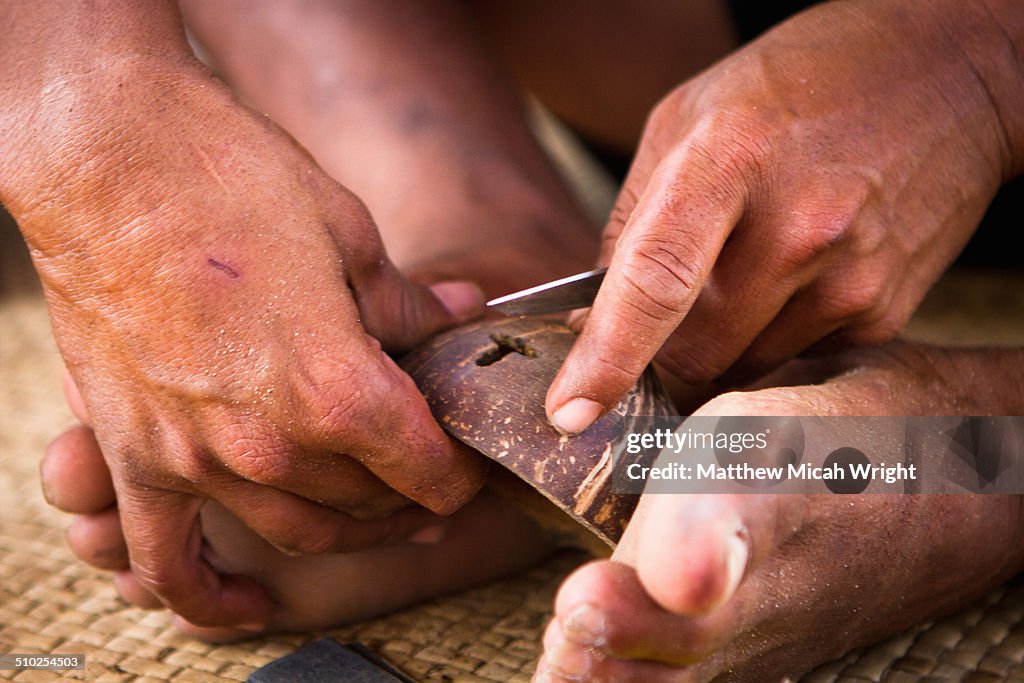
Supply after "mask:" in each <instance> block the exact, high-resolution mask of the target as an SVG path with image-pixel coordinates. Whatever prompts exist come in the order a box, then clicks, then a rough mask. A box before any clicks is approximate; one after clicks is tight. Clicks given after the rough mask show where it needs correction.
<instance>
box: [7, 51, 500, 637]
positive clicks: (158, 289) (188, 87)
mask: <svg viewBox="0 0 1024 683" xmlns="http://www.w3.org/2000/svg"><path fill="white" fill-rule="evenodd" d="M129 71H130V73H127V74H121V75H122V76H125V77H124V78H116V77H115V78H111V77H110V75H109V74H100V75H98V76H97V82H96V83H87V84H84V87H82V88H80V89H78V88H77V87H76V88H75V89H73V94H72V89H67V90H65V91H60V93H58V95H57V96H55V97H54V98H53V100H52V101H47V102H46V103H44V104H43V105H40V106H42V107H44V108H45V107H47V106H52V107H55V108H56V109H60V110H61V111H63V110H62V109H61V107H64V106H66V105H67V106H70V105H69V104H68V102H70V100H71V99H74V103H75V106H76V107H77V108H78V109H77V110H78V111H80V112H82V113H81V115H80V117H79V118H78V119H76V125H73V126H71V125H69V126H67V127H65V128H61V129H60V130H59V131H58V132H57V134H56V138H55V139H53V140H52V149H54V150H57V152H55V156H54V157H53V159H51V160H50V162H49V163H48V164H45V165H39V164H34V163H32V162H25V163H24V164H22V165H21V166H19V168H18V171H19V172H20V173H21V177H22V178H23V179H24V181H25V186H27V187H33V188H48V189H47V190H46V191H45V192H42V191H39V192H36V193H34V194H17V193H14V194H10V193H9V194H8V195H7V196H5V197H4V200H5V203H7V204H8V206H9V208H10V210H11V212H12V213H13V214H14V215H15V217H16V218H17V220H18V221H19V224H20V225H21V227H22V230H23V232H24V234H25V235H26V238H27V240H28V242H29V244H30V246H31V248H32V250H33V257H34V260H35V263H36V266H37V269H38V271H39V273H40V276H41V278H42V281H43V284H44V288H45V291H46V295H47V298H48V303H49V306H50V311H51V316H52V319H53V323H54V331H55V335H56V338H57V341H58V345H59V347H60V349H61V352H62V355H63V356H64V358H65V361H66V363H67V366H68V368H69V370H70V373H71V375H72V376H73V378H74V381H75V383H76V384H77V386H78V387H79V389H81V394H82V399H83V401H84V409H87V411H88V416H89V419H90V422H91V425H92V428H93V429H94V430H95V435H96V438H97V440H98V443H99V446H100V448H101V449H102V452H103V455H104V457H105V459H106V463H107V465H108V466H109V469H110V472H111V474H112V477H113V485H114V488H115V489H116V493H117V503H118V508H117V512H118V513H119V515H120V520H119V521H120V524H121V525H122V527H123V530H124V536H125V538H126V542H127V550H128V554H129V556H130V561H131V568H132V570H133V573H134V575H135V576H136V577H137V579H138V581H139V582H140V584H141V586H142V587H143V588H145V590H147V591H149V592H150V593H152V594H153V595H155V596H157V597H158V598H159V599H160V600H161V601H162V602H163V603H164V604H166V605H167V606H169V607H170V608H172V609H173V610H174V611H175V612H177V613H178V614H181V615H182V616H183V617H185V618H186V619H188V620H189V621H191V622H193V623H196V624H203V625H235V624H251V625H253V624H254V625H258V624H259V623H261V622H262V621H263V620H265V619H266V617H267V615H268V614H269V603H268V600H267V597H266V595H265V594H264V593H263V592H262V591H261V589H260V588H259V587H258V586H257V585H256V584H255V583H254V582H253V581H251V580H248V579H244V578H242V577H232V576H222V575H218V574H217V573H216V572H215V571H214V570H213V569H212V568H211V567H210V566H209V564H208V563H206V562H205V561H204V560H203V557H202V552H201V550H202V549H201V546H202V543H201V532H200V528H199V523H198V517H197V515H198V512H199V509H200V507H201V505H202V502H203V500H204V499H207V498H209V499H214V500H217V501H218V502H220V503H221V504H222V505H223V506H225V507H226V508H228V509H230V510H231V511H232V512H233V513H234V514H235V515H236V516H237V517H238V518H240V519H241V520H243V521H244V522H245V523H246V524H248V525H249V526H250V527H251V528H253V529H254V530H255V531H257V532H258V533H259V534H260V535H262V536H263V537H264V538H266V539H267V540H268V541H270V542H271V543H273V544H274V545H276V546H277V547H279V548H281V549H283V550H285V551H289V552H293V553H322V552H327V551H334V550H347V549H355V548H361V547H366V546H369V545H373V544H378V543H383V542H388V541H395V540H400V539H406V538H408V537H409V536H410V535H412V534H414V533H415V532H416V531H417V530H419V529H421V528H423V526H424V525H434V524H440V523H441V520H440V518H439V517H437V515H438V514H440V515H444V514H446V513H450V512H452V511H454V510H456V509H457V508H458V507H459V506H460V505H462V504H463V503H465V502H466V501H468V500H469V499H470V498H471V497H472V496H473V494H474V493H475V492H476V490H477V489H478V488H479V487H480V485H481V484H482V481H483V477H484V465H483V464H482V463H481V462H480V461H479V460H478V459H477V458H475V457H473V456H472V455H471V454H469V453H468V452H467V451H465V450H463V449H462V448H461V447H459V446H458V445H456V444H455V443H453V442H452V441H451V440H450V439H449V438H448V437H446V436H445V434H444V433H443V431H442V430H441V428H440V426H439V425H438V424H437V423H436V422H435V421H434V419H433V417H432V416H431V414H430V411H429V409H428V407H427V404H426V402H425V400H424V399H423V397H422V396H421V395H420V394H419V392H418V391H417V390H416V387H415V385H414V384H413V382H412V380H411V379H410V378H409V377H408V376H406V375H405V374H404V373H403V372H401V371H400V370H399V369H398V367H397V366H396V365H395V364H394V363H393V362H392V360H391V359H390V357H389V356H388V355H387V354H386V353H385V350H388V351H401V350H403V349H405V348H408V347H409V346H411V345H412V344H414V343H416V342H417V341H419V340H420V339H422V338H424V337H426V336H428V335H430V334H432V333H434V332H436V331H438V330H439V329H441V328H443V327H445V326H450V325H452V324H455V323H457V322H459V321H460V320H463V319H465V318H466V317H470V316H472V315H475V314H476V313H477V311H478V309H479V306H480V298H481V295H480V293H479V290H478V289H477V288H475V286H472V285H469V284H467V283H447V284H442V285H438V286H435V287H434V288H433V291H431V289H428V288H426V287H423V286H420V285H416V284H414V283H412V282H410V281H408V280H406V279H405V278H403V277H402V276H401V275H400V274H399V273H398V271H397V270H396V269H395V268H394V266H393V265H392V264H391V263H390V261H389V260H388V258H387V256H386V255H385V253H384V249H383V246H382V244H381V242H380V239H379V236H378V234H377V231H376V228H375V226H374V224H373V222H372V220H371V218H370V216H369V214H368V213H367V211H366V210H365V208H364V207H363V205H362V203H361V202H360V201H359V200H358V199H357V198H356V197H354V196H353V195H352V194H351V193H349V192H347V191H346V190H345V189H344V188H342V187H341V186H340V185H338V184H337V183H336V182H334V181H333V180H331V179H330V178H329V177H327V176H326V174H324V173H323V172H322V171H321V170H320V169H319V168H318V167H317V166H316V164H315V163H314V162H313V161H312V160H311V158H310V157H309V156H308V154H306V153H305V151H304V150H303V149H302V148H301V147H299V146H298V145H297V144H296V143H295V142H294V141H293V140H292V139H291V138H290V137H289V136H288V135H287V134H285V133H284V132H283V131H281V130H280V129H279V128H277V127H276V126H274V125H273V124H272V123H270V122H269V121H268V120H266V119H265V118H263V117H260V116H258V115H256V114H254V113H253V112H251V111H249V110H247V109H245V108H244V107H242V106H241V105H239V104H238V103H237V102H236V101H235V100H234V98H233V97H232V96H231V95H230V93H229V92H228V91H227V89H226V88H225V87H224V86H223V85H222V84H220V83H219V82H217V81H215V80H214V79H213V78H212V77H210V76H209V75H208V74H206V73H205V72H202V71H201V70H200V69H198V68H197V69H185V70H181V69H165V68H163V67H162V66H157V67H154V66H153V65H152V64H151V63H147V62H145V61H144V60H143V61H140V62H139V63H137V64H135V65H133V66H131V67H130V68H129ZM77 85H80V84H76V86H77ZM61 97H65V98H68V102H65V101H63V100H61ZM69 111H70V110H69ZM39 120H47V119H43V118H40V119H39ZM49 120H52V117H51V119H49ZM48 132H50V133H53V131H52V130H50V131H48ZM62 155H63V156H62ZM58 159H59V160H62V161H61V162H60V163H57V162H56V161H55V160H58ZM439 296H440V297H442V298H443V300H444V302H445V303H442V298H439ZM415 503H418V504H419V505H415ZM421 506H422V507H421Z"/></svg>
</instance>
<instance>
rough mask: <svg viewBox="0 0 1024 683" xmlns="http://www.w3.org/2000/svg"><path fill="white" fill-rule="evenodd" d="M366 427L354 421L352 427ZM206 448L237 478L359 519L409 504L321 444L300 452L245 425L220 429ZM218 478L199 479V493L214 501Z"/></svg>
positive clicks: (214, 474) (357, 465)
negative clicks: (201, 489)
mask: <svg viewBox="0 0 1024 683" xmlns="http://www.w3.org/2000/svg"><path fill="white" fill-rule="evenodd" d="M369 426H370V425H359V424H358V423H356V422H353V425H352V428H353V429H366V428H368V427H369ZM343 440H345V441H347V439H343ZM208 443H210V445H211V450H212V451H214V452H216V453H217V454H218V455H219V458H220V460H221V461H222V462H223V464H224V465H225V466H226V467H227V469H228V470H229V471H230V472H232V473H234V474H235V475H237V477H238V478H239V479H242V480H246V481H250V482H252V483H254V484H260V485H262V486H266V487H271V488H274V489H277V490H280V491H282V492H286V493H292V494H295V495H296V496H299V497H301V498H305V499H306V500H308V501H311V502H313V503H317V504H321V505H325V506H328V507H333V508H336V509H338V510H342V511H344V512H346V513H347V514H349V515H352V516H354V517H356V518H358V519H372V518H374V517H383V516H387V515H389V514H392V513H393V512H395V511H396V510H399V509H401V508H403V507H407V506H409V505H412V501H410V500H409V499H408V498H406V497H405V496H403V495H402V494H400V493H398V492H397V491H395V490H394V489H392V488H391V487H390V486H388V485H387V484H385V483H384V482H383V481H381V480H380V478H378V477H377V476H376V475H375V474H373V473H372V472H370V471H369V470H368V469H366V467H364V466H363V465H361V464H360V463H359V462H357V461H356V460H354V459H353V458H351V457H349V456H347V455H344V454H341V453H334V452H328V451H323V450H318V448H321V447H322V446H323V444H322V443H317V442H311V443H309V444H308V445H306V446H305V447H303V448H302V449H301V451H300V450H298V449H297V448H296V444H294V443H292V442H291V441H290V440H288V439H285V438H284V437H283V436H281V437H274V436H267V435H266V434H265V433H262V432H260V431H258V428H257V426H254V425H252V424H249V423H241V424H239V425H237V426H236V427H234V428H232V429H229V430H220V431H218V432H217V433H216V434H215V435H212V438H211V439H209V440H208ZM218 474H220V473H219V472H216V471H214V472H210V473H208V474H207V475H204V476H203V477H202V478H203V479H205V480H206V484H207V485H206V486H205V487H204V490H205V491H206V492H207V494H208V495H209V496H210V497H211V498H218V497H219V491H218V490H217V489H215V488H212V487H211V486H210V483H211V482H212V481H214V478H216V477H217V475H218ZM216 480H217V481H221V479H219V478H218V479H216ZM229 481H234V478H231V479H229Z"/></svg>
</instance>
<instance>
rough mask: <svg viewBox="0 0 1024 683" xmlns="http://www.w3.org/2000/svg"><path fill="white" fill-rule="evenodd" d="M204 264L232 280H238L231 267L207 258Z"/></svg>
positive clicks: (236, 273) (236, 272)
mask: <svg viewBox="0 0 1024 683" xmlns="http://www.w3.org/2000/svg"><path fill="white" fill-rule="evenodd" d="M206 264H207V265H209V266H211V267H212V268H216V269H217V270H219V271H220V272H222V273H224V274H225V275H227V276H228V277H229V278H231V279H232V280H237V279H238V271H237V270H235V269H234V268H232V267H231V266H229V265H227V264H226V263H221V262H220V261H215V260H213V259H212V258H208V259H206Z"/></svg>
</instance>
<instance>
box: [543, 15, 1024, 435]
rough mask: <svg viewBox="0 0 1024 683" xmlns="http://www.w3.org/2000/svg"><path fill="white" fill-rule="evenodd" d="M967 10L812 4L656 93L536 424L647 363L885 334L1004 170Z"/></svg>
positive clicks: (741, 366)
mask: <svg viewBox="0 0 1024 683" xmlns="http://www.w3.org/2000/svg"><path fill="white" fill-rule="evenodd" d="M976 9H977V8H971V7H968V6H967V5H966V4H962V3H950V2H945V1H942V2H934V3H913V4H909V5H908V4H906V3H899V2H895V3H894V2H891V1H889V0H859V1H854V2H844V3H827V4H824V5H821V6H819V7H817V8H814V9H813V10H810V11H808V12H805V13H803V14H801V15H798V16H797V17H796V18H794V19H792V20H791V21H788V22H786V23H784V24H781V25H780V26H778V27H777V28H775V29H773V30H772V31H770V32H768V33H767V34H765V35H764V36H763V37H762V38H760V39H759V40H757V41H755V42H753V43H751V44H750V45H749V46H747V47H746V48H744V49H742V50H740V51H738V52H737V53H735V54H733V55H732V56H731V57H729V58H727V59H725V60H724V61H722V62H720V63H718V64H717V65H715V66H714V67H712V68H711V69H709V70H708V71H706V72H704V73H702V74H701V75H699V76H698V77H696V78H694V79H693V80H691V81H688V82H686V83H684V84H683V85H681V86H680V87H678V88H677V89H676V90H674V91H673V92H671V93H670V94H669V95H668V96H667V97H666V98H665V99H664V100H663V101H662V102H661V103H660V104H659V105H658V106H657V107H656V108H655V109H654V111H653V112H652V114H651V116H650V118H649V120H648V123H647V127H646V130H645V132H644V135H643V138H642V140H641V142H640V148H639V151H638V153H637V157H636V159H635V161H634V163H633V166H632V169H631V170H630V173H629V176H628V178H627V179H626V182H625V185H624V187H623V189H622V192H621V194H620V196H619V198H618V201H617V204H616V206H615V209H614V210H613V212H612V216H611V219H610V221H609V223H608V226H607V228H606V230H605V237H604V239H605V241H604V246H603V252H602V257H601V263H602V264H607V265H609V266H610V269H609V272H608V275H607V277H606V279H605V282H604V285H603V287H602V289H601V292H600V294H599V295H598V296H597V299H596V301H595V302H594V306H593V308H592V309H591V310H590V313H589V315H588V317H587V319H586V323H585V326H584V328H583V331H582V334H581V335H580V337H579V339H578V341H577V343H576V345H575V347H574V348H573V350H572V352H571V354H570V355H569V357H568V358H567V360H566V362H565V364H564V366H563V368H562V370H561V372H560V374H559V375H558V376H557V378H556V379H555V381H554V382H553V384H552V386H551V389H550V391H549V393H548V398H547V410H548V415H549V416H550V417H551V418H552V422H553V423H554V424H555V425H556V427H558V428H560V429H561V430H562V431H564V432H566V433H578V432H580V431H582V430H583V429H585V428H586V427H588V426H589V425H590V424H591V423H592V422H593V420H594V419H596V418H597V417H598V416H599V415H600V414H601V413H602V412H603V411H604V410H607V409H608V408H609V407H611V406H614V405H615V404H616V403H617V402H618V400H619V399H620V397H621V396H622V395H624V393H625V392H626V391H627V390H628V388H629V387H630V386H632V384H633V383H634V382H635V381H636V379H637V377H638V376H639V375H640V373H641V372H642V371H643V368H644V367H645V366H646V365H647V364H648V363H649V362H650V361H651V360H652V358H655V356H656V354H657V360H658V361H659V362H660V363H661V364H663V365H664V366H665V367H666V369H668V370H669V371H670V372H672V373H673V374H675V375H677V376H678V377H679V378H680V379H682V380H683V381H684V382H688V383H692V384H699V383H704V382H707V381H710V380H715V379H717V378H720V377H722V376H723V374H725V375H726V379H727V380H737V379H748V378H750V377H751V376H753V375H757V374H760V373H763V372H766V371H768V370H770V369H772V368H774V367H777V366H778V365H780V364H781V363H783V362H784V361H786V360H787V359H789V358H791V357H793V356H795V355H797V354H799V353H801V352H803V351H804V350H806V349H808V348H809V347H811V346H812V345H815V344H817V343H818V342H820V341H822V340H824V339H826V338H829V340H830V341H833V340H838V341H840V342H842V343H844V344H876V343H881V342H883V341H885V340H888V339H890V338H891V337H893V336H895V334H896V333H897V332H898V331H899V330H900V329H901V328H902V327H903V325H904V324H905V323H906V321H907V319H908V318H909V317H910V315H911V313H912V312H913V311H914V309H915V308H916V306H917V305H918V303H919V302H920V301H921V299H922V298H923V296H924V294H925V292H926V291H927V290H928V289H929V287H931V285H932V284H933V283H934V282H935V280H936V279H937V278H938V277H939V275H940V274H941V273H942V272H943V270H944V269H945V268H946V267H947V266H948V265H949V263H950V262H951V261H952V260H953V258H954V257H955V256H956V254H958V253H959V252H960V250H961V249H962V248H963V246H964V244H965V243H966V242H967V240H968V239H969V238H970V236H971V234H972V233H973V232H974V230H975V228H976V226H977V224H978V222H979V220H980V219H981V216H982V215H983V213H984V211H985V208H986V207H987V205H988V203H989V202H990V201H991V198H992V197H993V195H994V194H995V192H996V190H997V189H998V187H999V185H1000V183H1001V182H1002V181H1003V180H1004V178H1005V177H1006V176H1008V175H1009V174H1010V173H1011V170H1010V165H1011V159H1010V153H1009V149H1008V147H1007V140H1006V131H1005V130H1004V129H1003V128H1002V123H1001V121H1000V115H999V114H1000V112H999V111H998V105H997V104H996V103H994V102H993V101H992V100H990V97H989V94H988V91H987V87H986V86H987V84H986V83H985V82H983V80H982V78H981V77H979V73H980V72H982V71H983V70H982V69H979V68H978V65H977V64H976V63H975V62H972V61H971V59H972V57H975V56H976V54H974V53H973V52H972V50H974V49H975V48H977V47H978V45H979V43H981V42H982V41H983V40H984V38H982V37H981V36H982V35H983V31H982V29H981V28H979V26H980V25H982V24H983V23H984V22H985V21H988V19H987V18H986V19H984V20H982V19H978V18H977V15H976V13H975V10H976ZM985 27H987V25H985Z"/></svg>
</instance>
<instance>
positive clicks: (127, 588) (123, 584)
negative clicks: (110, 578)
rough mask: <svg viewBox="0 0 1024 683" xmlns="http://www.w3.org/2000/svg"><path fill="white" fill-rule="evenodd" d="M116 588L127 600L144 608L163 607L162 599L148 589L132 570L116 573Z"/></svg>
mask: <svg viewBox="0 0 1024 683" xmlns="http://www.w3.org/2000/svg"><path fill="white" fill-rule="evenodd" d="M114 588H115V589H117V593H118V595H120V596H121V599H122V600H124V601H125V602H127V603H129V604H131V605H135V606H136V607H141V608H142V609H163V608H164V604H163V603H162V602H160V599H159V598H157V597H156V596H155V595H153V594H152V593H150V592H149V591H148V590H146V589H145V588H144V587H143V585H142V583H141V582H140V581H139V580H138V578H136V576H135V574H132V572H131V570H124V571H119V572H116V573H115V574H114Z"/></svg>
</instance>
